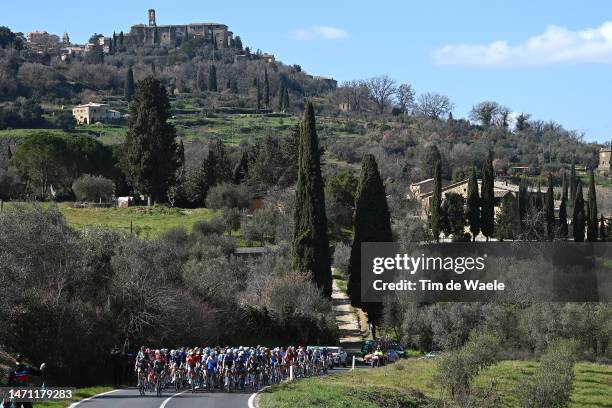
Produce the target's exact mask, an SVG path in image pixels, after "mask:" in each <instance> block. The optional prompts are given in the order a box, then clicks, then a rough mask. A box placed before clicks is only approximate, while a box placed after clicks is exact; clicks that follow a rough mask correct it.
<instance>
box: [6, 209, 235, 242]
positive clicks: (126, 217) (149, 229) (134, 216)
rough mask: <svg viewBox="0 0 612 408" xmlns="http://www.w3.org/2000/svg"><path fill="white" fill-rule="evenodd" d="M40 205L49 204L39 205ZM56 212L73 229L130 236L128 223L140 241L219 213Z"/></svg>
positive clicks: (182, 210)
mask: <svg viewBox="0 0 612 408" xmlns="http://www.w3.org/2000/svg"><path fill="white" fill-rule="evenodd" d="M11 205H13V204H12V203H8V204H5V206H6V207H10V206H11ZM40 205H43V206H45V205H52V204H48V203H42V204H40ZM53 205H55V204H53ZM58 208H59V210H60V211H61V212H62V214H64V217H66V221H67V222H68V225H70V226H72V227H74V228H76V229H82V228H85V227H91V226H100V227H106V228H111V229H114V230H117V231H122V232H130V221H132V227H133V232H134V234H136V235H137V236H138V237H140V238H154V237H156V236H158V235H160V234H161V233H163V232H165V231H167V230H169V229H172V228H174V227H180V226H182V227H185V229H186V230H187V231H190V230H191V227H192V226H193V224H194V223H195V222H197V221H208V220H210V219H211V218H212V217H214V216H217V215H220V212H219V211H215V210H211V209H208V208H196V209H182V208H170V207H164V206H152V207H146V206H144V207H129V208H117V207H113V208H73V207H71V206H70V205H69V204H67V203H61V204H58ZM239 243H240V242H239Z"/></svg>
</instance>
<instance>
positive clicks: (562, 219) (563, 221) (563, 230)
mask: <svg viewBox="0 0 612 408" xmlns="http://www.w3.org/2000/svg"><path fill="white" fill-rule="evenodd" d="M567 189H568V180H567V173H565V172H563V184H562V187H561V204H560V205H559V237H560V238H563V239H565V238H567V234H568V229H567V199H568V196H567V194H568V192H567Z"/></svg>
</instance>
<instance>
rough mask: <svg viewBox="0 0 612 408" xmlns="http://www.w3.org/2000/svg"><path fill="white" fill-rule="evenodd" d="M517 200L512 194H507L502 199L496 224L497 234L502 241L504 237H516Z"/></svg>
mask: <svg viewBox="0 0 612 408" xmlns="http://www.w3.org/2000/svg"><path fill="white" fill-rule="evenodd" d="M515 201H516V200H515V198H514V197H513V196H512V194H506V196H505V197H504V198H503V199H502V202H501V208H500V211H499V214H498V216H497V225H496V226H495V236H496V237H497V239H498V240H499V241H500V242H502V241H503V240H504V239H514V228H513V226H514V220H515V218H516V216H515V214H514V209H515V205H514V202H515Z"/></svg>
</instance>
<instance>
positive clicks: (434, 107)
mask: <svg viewBox="0 0 612 408" xmlns="http://www.w3.org/2000/svg"><path fill="white" fill-rule="evenodd" d="M454 107H455V104H454V103H452V102H451V101H450V99H448V96H445V95H440V94H437V93H431V92H426V93H423V94H420V95H419V98H418V102H417V106H416V112H417V113H418V114H420V115H423V116H427V117H429V118H432V119H440V116H442V115H445V114H447V113H449V112H450V111H452V110H453V109H454Z"/></svg>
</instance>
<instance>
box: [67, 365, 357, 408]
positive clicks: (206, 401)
mask: <svg viewBox="0 0 612 408" xmlns="http://www.w3.org/2000/svg"><path fill="white" fill-rule="evenodd" d="M347 370H348V369H346V368H336V369H334V370H330V371H329V373H330V374H338V373H341V372H345V371H347ZM298 381H299V380H298ZM251 395H252V392H250V391H249V392H232V393H226V392H221V391H216V392H212V393H209V392H203V391H200V392H196V393H192V392H191V390H185V391H182V392H179V393H177V392H176V391H174V390H171V389H166V390H164V394H163V396H161V397H157V396H156V395H155V393H152V392H147V394H146V395H145V396H144V397H141V396H140V393H139V392H138V390H137V389H136V388H129V389H121V390H115V391H111V392H110V393H106V394H104V395H100V396H98V397H95V398H93V399H90V400H84V401H82V402H80V403H78V404H76V405H73V406H74V408H109V407H113V408H196V407H197V408H246V407H248V401H249V398H250V397H251Z"/></svg>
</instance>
